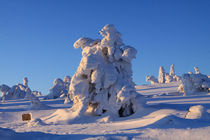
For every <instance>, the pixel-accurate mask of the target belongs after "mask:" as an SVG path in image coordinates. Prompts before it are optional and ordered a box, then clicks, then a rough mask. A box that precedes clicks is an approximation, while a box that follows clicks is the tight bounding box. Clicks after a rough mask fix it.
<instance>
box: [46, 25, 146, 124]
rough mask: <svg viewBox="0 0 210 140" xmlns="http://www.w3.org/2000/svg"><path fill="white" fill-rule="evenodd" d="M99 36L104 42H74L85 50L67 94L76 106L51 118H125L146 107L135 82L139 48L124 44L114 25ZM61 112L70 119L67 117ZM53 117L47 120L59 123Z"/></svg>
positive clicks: (88, 39) (106, 28)
mask: <svg viewBox="0 0 210 140" xmlns="http://www.w3.org/2000/svg"><path fill="white" fill-rule="evenodd" d="M100 34H101V36H103V39H102V40H99V39H96V40H94V39H90V38H80V39H78V40H77V41H76V42H75V43H74V47H75V48H79V47H81V49H82V59H81V61H80V64H79V67H78V69H77V71H76V73H75V74H74V76H73V77H72V80H71V84H70V88H69V92H68V94H69V96H70V97H71V99H72V100H73V103H74V104H73V106H72V108H71V109H70V110H65V111H59V110H58V111H57V112H55V114H52V116H56V117H57V118H61V120H62V119H63V120H67V119H69V120H72V119H74V118H80V117H81V116H83V115H93V116H100V115H102V114H112V115H114V116H119V117H124V116H129V115H131V114H133V113H135V112H136V111H137V110H139V109H140V108H142V107H143V105H144V103H145V102H144V99H143V97H142V96H141V95H139V94H137V92H136V90H135V87H134V86H135V84H134V83H133V81H132V69H131V60H132V59H134V58H135V56H136V53H137V51H136V49H135V48H133V47H130V46H126V45H124V44H123V42H122V39H121V34H120V33H119V32H118V31H117V30H116V29H115V27H114V26H113V25H111V24H108V25H106V26H104V28H103V29H102V30H101V31H100ZM60 112H62V113H68V114H70V115H71V116H68V117H67V118H64V117H62V116H59V114H60ZM52 116H50V118H51V119H48V121H49V120H53V121H55V120H57V119H55V118H56V117H52Z"/></svg>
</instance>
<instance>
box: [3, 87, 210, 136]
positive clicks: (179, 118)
mask: <svg viewBox="0 0 210 140" xmlns="http://www.w3.org/2000/svg"><path fill="white" fill-rule="evenodd" d="M177 87H178V83H170V84H158V85H142V86H136V89H137V91H138V92H140V93H142V94H143V95H145V97H146V100H147V105H148V107H146V109H145V110H144V111H143V113H142V112H140V113H137V114H135V115H132V116H130V117H125V118H119V119H116V118H108V117H88V118H87V119H84V120H83V121H81V122H80V123H74V124H62V125H61V124H59V125H58V124H56V125H55V124H46V123H44V122H42V121H41V120H40V119H39V118H41V119H43V118H45V117H46V116H49V115H51V114H52V113H53V112H55V111H56V110H57V109H64V108H69V107H71V104H66V105H65V104H63V100H61V99H58V100H42V99H41V101H42V102H43V103H45V104H47V105H48V106H50V107H49V108H47V109H43V110H30V109H29V105H30V102H29V101H28V100H9V101H6V102H5V103H1V104H0V140H10V139H11V140H13V139H15V140H17V139H18V140H20V139H22V140H23V139H30V140H37V139H38V140H48V139H50V140H54V139H56V140H60V139H150V140H151V139H152V140H153V139H161V140H164V139H167V140H168V139H174V140H185V139H186V140H201V139H202V140H207V139H209V138H210V133H209V132H210V114H209V113H210V95H208V94H202V95H198V96H185V97H183V96H180V95H179V94H178V93H177V92H176V89H177ZM195 105H202V106H204V107H205V108H206V109H207V113H206V115H205V117H201V118H198V119H185V115H186V113H187V112H188V109H189V107H191V106H195ZM23 113H32V117H33V119H36V120H35V121H32V122H29V123H27V122H23V121H22V120H21V115H22V114H23Z"/></svg>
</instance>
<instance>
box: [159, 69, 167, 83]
mask: <svg viewBox="0 0 210 140" xmlns="http://www.w3.org/2000/svg"><path fill="white" fill-rule="evenodd" d="M165 74H166V73H165V69H164V68H163V67H162V66H161V67H160V69H159V75H158V82H159V83H165Z"/></svg>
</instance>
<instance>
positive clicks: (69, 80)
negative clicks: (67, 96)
mask: <svg viewBox="0 0 210 140" xmlns="http://www.w3.org/2000/svg"><path fill="white" fill-rule="evenodd" d="M63 82H64V86H65V89H66V90H67V91H68V90H69V86H70V82H71V77H70V76H65V77H64V79H63Z"/></svg>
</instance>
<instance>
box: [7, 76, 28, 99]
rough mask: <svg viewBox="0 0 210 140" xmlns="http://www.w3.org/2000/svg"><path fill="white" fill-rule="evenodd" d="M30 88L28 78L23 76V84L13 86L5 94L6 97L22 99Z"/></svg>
mask: <svg viewBox="0 0 210 140" xmlns="http://www.w3.org/2000/svg"><path fill="white" fill-rule="evenodd" d="M27 88H28V79H27V78H26V77H25V78H23V84H20V83H18V84H17V85H14V86H13V87H11V89H10V90H9V91H8V92H7V94H6V95H5V99H22V98H25V95H26V89H27Z"/></svg>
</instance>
